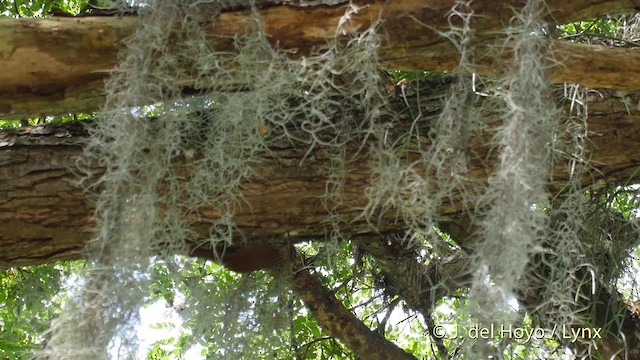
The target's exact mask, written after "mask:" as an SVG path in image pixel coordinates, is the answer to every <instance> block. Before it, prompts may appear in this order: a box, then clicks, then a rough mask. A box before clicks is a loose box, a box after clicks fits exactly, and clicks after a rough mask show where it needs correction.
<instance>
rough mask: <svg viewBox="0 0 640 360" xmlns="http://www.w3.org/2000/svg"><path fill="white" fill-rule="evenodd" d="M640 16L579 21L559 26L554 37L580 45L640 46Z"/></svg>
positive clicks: (554, 32)
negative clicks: (639, 25)
mask: <svg viewBox="0 0 640 360" xmlns="http://www.w3.org/2000/svg"><path fill="white" fill-rule="evenodd" d="M639 21H640V15H638V14H636V15H631V16H629V15H627V16H618V17H611V16H607V17H604V18H599V19H592V20H584V21H578V22H574V23H570V24H565V25H559V26H557V27H556V29H555V30H554V31H553V35H554V36H556V37H558V38H560V39H563V40H569V41H573V42H579V43H599V44H606V45H610V46H624V47H638V46H640V27H638V22H639Z"/></svg>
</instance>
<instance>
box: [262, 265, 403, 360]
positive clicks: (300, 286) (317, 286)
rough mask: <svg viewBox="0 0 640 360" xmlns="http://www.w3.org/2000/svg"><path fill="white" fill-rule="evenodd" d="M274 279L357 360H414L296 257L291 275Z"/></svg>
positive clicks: (283, 273)
mask: <svg viewBox="0 0 640 360" xmlns="http://www.w3.org/2000/svg"><path fill="white" fill-rule="evenodd" d="M274 274H275V276H277V277H280V278H282V279H285V278H286V280H287V281H290V282H291V286H292V287H293V289H294V291H295V292H296V293H298V295H299V296H300V298H301V299H302V301H303V302H304V304H305V305H306V306H307V308H308V309H309V311H311V313H312V314H313V315H314V317H315V318H316V320H317V321H318V323H319V324H320V326H321V327H322V328H323V329H324V330H325V331H326V332H327V333H328V334H329V335H331V336H333V337H335V338H337V339H339V340H340V341H342V342H343V343H344V344H345V345H347V346H348V347H349V348H350V349H351V350H353V352H354V353H355V354H356V355H358V356H359V357H360V358H361V359H368V360H395V359H398V360H401V359H405V360H415V359H416V358H415V357H414V356H413V355H411V354H409V353H407V352H405V351H404V350H402V349H401V348H399V347H398V346H397V345H395V344H394V343H392V342H390V341H388V340H387V339H385V338H384V337H383V336H382V335H380V334H378V333H377V332H375V331H372V330H371V329H369V328H368V327H367V326H366V325H365V324H363V323H362V321H360V320H359V319H358V318H357V317H355V316H354V315H353V314H352V313H351V312H350V311H349V310H347V309H346V308H345V307H344V306H343V305H342V303H341V302H340V301H339V300H338V299H336V297H335V296H334V294H333V293H331V292H330V291H329V290H327V289H326V288H325V287H324V286H323V285H322V283H321V282H320V280H319V279H318V278H317V277H316V276H314V275H313V274H311V271H309V269H308V268H306V267H305V265H304V263H303V261H302V260H301V258H300V257H299V256H296V257H295V260H294V262H293V264H291V272H290V273H289V272H288V271H287V272H284V271H281V272H274Z"/></svg>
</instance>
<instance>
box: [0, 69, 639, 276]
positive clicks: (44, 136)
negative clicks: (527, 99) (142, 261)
mask: <svg viewBox="0 0 640 360" xmlns="http://www.w3.org/2000/svg"><path fill="white" fill-rule="evenodd" d="M438 83H439V84H440V85H438ZM442 84H443V83H442V81H434V84H431V85H429V84H426V85H425V84H423V85H422V86H421V88H422V89H429V90H427V91H433V94H440V93H442V91H444V90H443V88H442V87H443V86H444V85H442ZM445 90H446V89H445ZM433 94H431V96H430V95H429V94H425V93H423V94H422V95H421V99H428V98H434V99H438V97H436V96H433ZM639 100H640V98H639V97H638V96H636V97H628V98H626V99H620V98H619V97H616V96H613V95H611V94H603V95H602V97H600V96H594V98H593V99H592V100H591V103H590V105H589V111H590V115H589V122H588V128H589V141H587V146H588V151H589V153H588V155H589V156H590V157H591V164H592V166H593V168H592V171H591V172H590V173H589V174H588V175H587V177H586V178H585V184H591V183H592V182H595V183H601V184H602V183H603V182H605V183H624V182H627V181H635V180H639V179H640V173H639V172H638V171H637V169H638V166H640V110H638V108H637V107H635V106H633V107H632V106H627V105H626V104H637V103H638V101H639ZM397 101H398V102H402V101H403V100H402V99H398V100H397ZM438 101H439V100H433V101H432V102H430V103H429V102H426V101H425V100H421V106H424V107H425V109H426V108H427V107H428V108H430V109H431V110H433V109H434V108H437V106H438ZM425 113H426V110H425ZM407 121H409V120H407ZM485 121H486V122H487V124H496V123H497V122H498V120H497V119H495V118H491V117H490V116H489V117H487V118H485ZM399 126H401V124H399ZM86 136H87V135H86V132H85V131H84V129H83V125H82V123H80V122H74V123H68V124H63V125H53V126H46V127H35V128H22V129H18V130H16V131H4V132H1V133H0V266H12V265H27V264H36V263H43V262H48V261H53V260H59V259H72V258H79V257H81V256H82V249H83V247H84V245H85V244H86V243H87V241H89V239H90V238H91V229H92V226H93V224H92V220H91V217H92V214H93V211H94V206H93V199H92V197H91V196H89V195H88V194H86V193H84V192H83V191H82V190H81V189H79V188H78V187H77V186H76V185H75V183H76V182H77V176H76V175H74V174H75V173H77V170H76V168H75V159H76V158H77V156H78V155H80V153H81V152H82V144H83V143H84V141H85V140H86ZM491 136H492V134H491V131H487V130H485V131H483V132H482V133H479V134H475V136H474V138H473V139H472V141H471V142H470V144H471V146H472V148H471V149H470V154H471V159H470V171H469V176H472V177H473V178H475V180H478V181H477V182H478V183H480V184H482V183H484V182H485V181H486V178H487V176H488V174H489V173H490V172H491V169H492V168H493V164H494V161H495V158H496V154H495V153H496V152H495V151H493V152H490V151H489V150H490V147H489V146H488V145H487V144H489V143H490V138H491ZM272 150H273V153H275V154H276V157H277V158H278V160H274V157H265V158H264V159H263V161H262V162H261V163H260V164H259V165H258V166H256V168H255V170H256V172H257V176H256V177H255V179H254V180H253V181H251V182H250V183H247V184H246V185H245V186H244V191H243V196H244V199H245V200H246V204H243V205H242V206H239V207H238V209H237V210H236V214H235V217H234V219H235V223H236V225H237V226H238V229H239V231H240V232H241V233H242V236H243V237H244V238H245V239H247V241H249V242H261V241H264V240H266V239H269V238H271V239H273V238H274V237H278V236H285V235H286V236H287V238H289V239H292V240H294V241H295V240H300V239H318V238H320V239H322V238H324V234H325V230H326V228H325V227H326V224H325V221H326V219H327V211H326V210H325V208H324V206H323V205H322V202H321V196H322V195H323V194H324V192H325V181H326V180H327V179H326V176H325V175H326V174H325V173H324V171H323V170H322V169H325V168H327V166H328V161H329V160H328V158H327V156H326V154H324V153H323V152H322V151H320V150H318V151H315V152H314V153H312V154H306V152H307V150H308V149H306V148H294V147H291V146H290V145H288V146H283V147H278V148H274V149H272ZM305 154H306V156H305ZM303 159H304V160H303ZM356 160H357V161H353V162H351V163H350V164H349V165H348V166H349V169H348V170H347V173H348V174H349V176H348V178H347V179H346V184H345V189H346V199H345V204H349V206H348V207H345V208H342V209H340V211H341V215H342V216H344V217H345V219H348V220H349V221H350V222H349V229H343V230H344V231H345V235H347V236H354V235H366V234H372V235H374V234H375V233H376V232H377V231H391V230H401V229H403V228H405V227H406V226H405V225H404V224H402V222H398V221H397V220H396V219H395V216H394V215H395V213H394V212H393V211H388V212H386V213H385V214H384V215H382V216H381V217H380V218H379V219H376V222H377V223H376V225H377V228H375V229H374V228H372V226H371V225H370V223H369V222H367V220H366V219H365V218H363V217H362V216H360V215H361V214H362V209H363V207H364V206H365V205H366V204H367V199H366V197H365V195H364V194H365V188H366V187H367V186H369V184H370V180H371V169H370V167H369V165H368V161H367V159H366V153H364V152H363V153H362V154H361V155H360V158H358V159H356ZM555 165H556V167H555V170H554V177H553V181H554V183H553V184H552V186H551V187H552V189H554V188H555V189H559V188H561V187H562V185H563V183H564V182H565V181H566V179H567V169H566V164H565V163H564V162H563V161H562V160H559V161H558V162H557V163H556V164H555ZM95 171H96V172H98V173H99V172H100V171H101V170H100V169H95ZM460 207H461V204H459V203H452V204H446V205H444V206H443V207H442V209H441V212H442V214H443V215H446V214H455V213H456V212H457V211H459V210H460ZM201 214H202V215H203V216H205V217H206V218H209V219H215V218H217V217H218V216H219V215H220V213H219V212H217V211H216V209H202V211H201ZM378 221H379V222H378ZM195 230H196V231H199V232H200V233H202V234H203V236H204V235H206V234H208V228H207V227H206V226H204V225H203V226H201V227H200V228H198V227H196V229H195ZM376 236H377V235H376Z"/></svg>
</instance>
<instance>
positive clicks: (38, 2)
mask: <svg viewBox="0 0 640 360" xmlns="http://www.w3.org/2000/svg"><path fill="white" fill-rule="evenodd" d="M89 2H90V0H4V1H2V2H0V16H11V17H27V18H30V17H44V16H49V15H51V14H52V13H55V12H61V13H66V14H70V15H77V14H79V13H80V12H81V11H82V10H83V9H84V8H85V7H86V6H87V4H89Z"/></svg>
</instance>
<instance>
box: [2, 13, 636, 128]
mask: <svg viewBox="0 0 640 360" xmlns="http://www.w3.org/2000/svg"><path fill="white" fill-rule="evenodd" d="M355 3H356V4H357V5H358V6H360V8H359V11H358V12H357V13H355V14H353V16H351V18H350V20H349V21H348V22H347V23H346V24H345V26H344V29H345V30H346V31H348V32H357V31H360V30H363V29H366V28H368V27H369V26H370V25H371V23H372V22H373V21H376V20H378V19H381V20H383V22H382V25H381V27H380V30H379V32H380V34H383V41H382V44H381V47H380V49H379V57H380V66H381V67H382V68H384V69H396V70H410V71H415V70H437V71H454V70H455V69H456V68H457V66H458V53H457V52H456V51H455V49H454V48H453V47H452V46H451V44H450V42H449V41H448V40H446V39H445V38H443V37H442V36H440V35H439V34H438V33H437V31H446V30H448V26H449V24H448V19H447V14H448V11H449V10H450V9H451V7H452V5H453V4H454V1H453V0H428V1H425V0H395V1H383V0H368V1H365V0H362V1H357V2H355ZM519 4H520V2H518V1H517V0H503V1H491V0H482V1H474V3H473V8H474V11H475V14H474V18H473V28H474V34H475V36H476V39H475V41H476V43H477V44H478V45H479V47H478V52H477V54H476V59H477V61H478V67H477V69H476V71H477V72H478V73H479V74H483V75H488V76H493V75H496V74H498V73H500V71H501V70H502V69H504V65H503V64H500V63H496V62H495V58H494V56H495V54H496V53H497V52H498V51H505V50H504V49H507V50H506V52H505V53H504V54H503V59H506V60H507V61H508V57H509V51H508V46H505V44H502V42H503V40H501V35H500V34H501V33H502V32H503V30H502V29H503V24H508V23H509V19H510V18H511V16H512V15H513V12H512V11H511V10H508V9H510V8H517V7H518V6H520V5H519ZM209 6H210V5H209ZM344 6H345V5H338V6H334V7H327V6H319V7H303V8H299V7H294V6H284V5H282V6H270V7H265V8H263V9H260V10H259V13H260V20H261V26H262V28H263V29H264V31H265V33H266V34H267V38H268V40H269V41H271V42H272V43H273V44H274V45H276V44H277V46H278V47H279V48H281V49H286V50H295V51H291V54H292V56H302V55H308V54H310V53H311V52H312V51H314V50H318V49H321V48H323V47H325V46H326V44H327V42H328V41H330V40H331V39H333V38H334V37H335V35H336V28H337V26H338V23H339V21H340V19H341V18H342V16H343V15H344V11H345V7H344ZM547 8H548V10H549V14H548V15H547V17H546V20H547V21H548V22H549V23H550V24H561V23H567V22H571V21H576V20H581V19H587V18H593V17H597V16H602V15H605V14H612V13H616V12H620V11H625V10H626V11H631V10H634V9H640V0H609V1H599V2H593V1H589V0H575V1H562V0H548V1H547ZM202 14H203V20H204V21H210V19H209V18H208V17H207V16H209V15H211V14H212V11H211V8H210V7H207V6H205V5H203V8H202ZM254 21H255V20H254V17H253V16H252V14H251V12H250V11H248V10H236V11H228V12H224V13H222V14H221V15H220V17H219V18H218V19H217V20H216V21H215V23H214V24H213V25H211V26H209V27H208V28H207V32H208V35H209V38H210V39H211V44H212V47H213V48H214V49H216V50H220V51H225V52H228V51H234V50H235V49H234V45H233V40H232V39H233V38H234V36H236V35H238V34H248V33H253V32H255V31H256V26H255V22H254ZM135 22H136V20H135V18H134V17H113V18H109V17H94V18H91V17H86V18H47V19H2V18H0V38H2V39H3V44H2V45H0V68H1V69H3V71H2V72H1V73H0V118H14V119H20V118H26V117H38V116H43V115H55V114H65V113H79V112H92V111H96V110H98V109H99V108H100V107H101V106H102V104H103V102H104V85H103V83H104V80H105V79H106V78H107V76H108V74H109V71H111V70H112V69H113V68H114V66H115V64H116V63H117V56H118V51H119V50H120V49H121V48H122V42H123V41H124V40H125V39H126V38H127V37H128V36H129V35H130V34H132V33H133V31H134V29H135ZM426 24H428V27H427V26H425V25H426ZM495 44H499V45H495ZM498 47H499V49H498ZM553 51H554V57H555V58H556V60H557V61H558V62H559V63H558V64H556V65H555V66H553V64H550V66H552V67H551V68H550V74H551V79H552V81H554V82H556V83H562V82H567V83H579V84H582V85H585V86H590V87H598V88H610V89H618V90H637V89H640V77H638V76H637V64H638V63H640V49H617V48H609V47H605V46H595V45H582V44H572V43H567V42H559V41H557V42H555V43H554V45H553ZM183 83H184V84H185V87H186V88H189V86H190V85H189V84H192V85H191V86H193V84H194V82H193V80H190V79H184V81H183ZM187 90H188V89H187Z"/></svg>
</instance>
